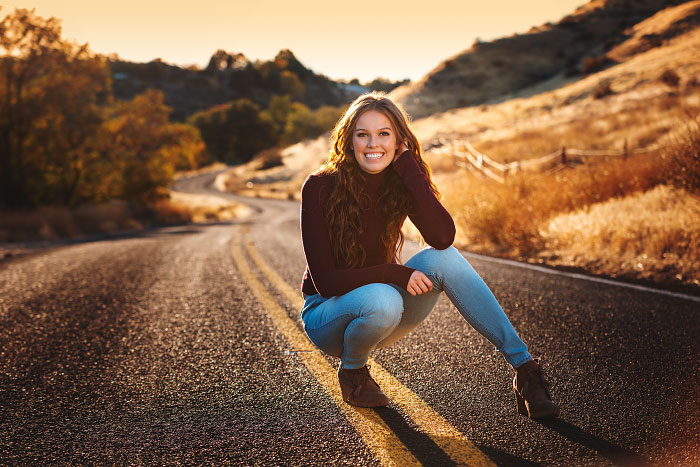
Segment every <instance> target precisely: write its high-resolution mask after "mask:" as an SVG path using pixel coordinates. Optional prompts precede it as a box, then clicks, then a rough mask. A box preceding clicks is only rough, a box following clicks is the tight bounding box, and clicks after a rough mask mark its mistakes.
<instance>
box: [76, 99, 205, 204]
mask: <svg viewBox="0 0 700 467" xmlns="http://www.w3.org/2000/svg"><path fill="white" fill-rule="evenodd" d="M170 112H171V109H170V107H168V106H166V105H165V104H164V102H163V93H162V92H160V91H156V90H149V91H146V92H145V93H143V94H141V95H138V96H136V97H135V98H134V99H132V100H131V101H119V102H115V103H114V104H113V105H112V106H110V107H108V108H106V109H105V120H104V121H103V123H102V125H101V126H100V128H99V131H98V137H97V140H98V141H99V146H98V152H99V159H100V161H101V163H102V168H101V170H96V171H94V173H93V176H94V177H96V179H95V180H93V183H92V184H90V185H91V186H94V187H95V189H96V190H97V192H96V193H95V196H94V197H95V198H98V199H102V200H106V199H111V198H120V199H125V200H128V201H138V202H149V201H153V200H155V199H157V198H159V197H161V196H164V195H165V194H166V187H167V186H168V185H169V184H170V182H171V181H172V177H173V175H174V173H175V169H176V167H180V168H187V169H191V168H194V167H196V166H197V165H198V164H199V161H200V159H201V158H202V157H203V154H204V145H203V143H202V141H201V138H200V137H199V133H198V132H197V130H196V129H194V128H192V127H190V126H188V125H182V124H171V123H170V122H169V116H170Z"/></svg>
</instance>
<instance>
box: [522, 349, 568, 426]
mask: <svg viewBox="0 0 700 467" xmlns="http://www.w3.org/2000/svg"><path fill="white" fill-rule="evenodd" d="M513 389H514V390H515V400H516V402H517V403H518V413H520V414H522V415H525V416H526V417H530V418H540V417H558V416H559V413H560V411H559V406H557V404H555V403H554V402H552V396H551V395H550V394H549V388H548V384H547V381H545V379H544V372H543V371H542V368H541V367H540V360H539V359H536V360H530V361H528V362H526V363H525V364H523V365H521V366H520V367H518V369H517V370H516V374H515V378H513Z"/></svg>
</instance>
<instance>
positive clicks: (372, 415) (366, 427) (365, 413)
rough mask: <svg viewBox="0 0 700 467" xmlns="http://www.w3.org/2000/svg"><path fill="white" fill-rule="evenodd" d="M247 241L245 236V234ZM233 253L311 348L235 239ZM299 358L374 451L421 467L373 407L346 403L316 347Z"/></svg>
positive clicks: (290, 335)
mask: <svg viewBox="0 0 700 467" xmlns="http://www.w3.org/2000/svg"><path fill="white" fill-rule="evenodd" d="M241 238H242V239H243V241H245V236H241ZM231 250H232V255H233V259H234V261H235V263H236V267H237V269H238V271H239V272H240V274H241V276H243V279H244V280H245V282H246V283H247V284H248V286H249V287H250V289H251V290H252V291H253V293H254V294H255V296H256V298H257V299H258V301H259V302H260V303H261V304H262V305H263V307H264V308H265V311H266V312H267V314H268V316H269V317H270V319H271V320H272V322H273V323H274V324H275V326H276V327H277V329H278V330H279V331H280V332H281V333H282V335H284V337H285V338H286V339H287V341H288V342H289V344H290V345H291V346H292V347H293V348H295V349H306V348H311V347H313V345H312V344H311V343H310V342H309V340H308V338H307V337H306V335H304V333H303V332H302V331H301V330H300V329H299V327H298V326H297V325H296V324H295V323H294V321H292V320H291V319H290V318H289V316H288V315H287V312H286V311H284V310H283V309H282V308H281V307H280V306H279V305H278V304H277V302H275V300H274V299H273V298H272V296H271V295H270V294H269V293H268V292H267V291H266V290H265V287H264V286H263V285H262V284H261V283H260V281H258V279H257V278H256V277H255V275H254V274H253V272H252V271H251V269H250V266H249V265H248V263H247V261H246V259H245V258H244V256H243V253H242V251H241V248H240V245H239V244H238V240H237V239H234V241H233V242H232V247H231ZM298 356H299V358H300V359H301V360H302V361H303V362H304V365H306V367H307V369H308V370H309V372H310V373H311V374H312V375H313V377H314V378H316V380H317V381H318V382H319V383H320V384H321V386H322V387H323V388H324V389H325V390H326V392H327V393H328V395H329V396H330V397H331V399H332V400H333V402H335V404H336V405H337V406H338V407H339V408H340V411H341V412H342V413H343V415H344V416H345V418H347V419H348V421H350V423H351V424H352V425H353V427H354V428H355V431H357V433H358V434H359V435H360V436H361V437H362V441H363V442H364V443H365V444H366V445H367V447H369V449H370V450H371V451H372V453H373V454H374V455H375V456H376V458H377V459H378V460H379V462H380V464H381V465H385V466H420V465H421V463H420V462H419V461H418V459H416V458H415V456H414V455H413V454H412V453H411V451H409V450H408V449H407V448H406V446H404V445H403V443H402V442H401V441H400V440H399V439H398V437H397V436H396V434H395V433H394V432H393V431H392V430H391V428H389V427H388V426H387V424H386V423H385V422H384V420H382V419H381V418H380V417H379V415H378V414H377V413H376V412H375V411H374V410H373V409H363V408H357V407H352V406H350V405H348V404H346V403H345V402H343V396H342V394H341V392H340V387H339V386H338V378H337V376H336V370H335V369H334V368H333V367H332V366H331V364H330V363H328V361H327V360H326V359H325V358H324V357H323V356H322V355H321V353H320V352H319V351H318V350H316V349H314V350H313V351H312V352H300V353H299V354H298Z"/></svg>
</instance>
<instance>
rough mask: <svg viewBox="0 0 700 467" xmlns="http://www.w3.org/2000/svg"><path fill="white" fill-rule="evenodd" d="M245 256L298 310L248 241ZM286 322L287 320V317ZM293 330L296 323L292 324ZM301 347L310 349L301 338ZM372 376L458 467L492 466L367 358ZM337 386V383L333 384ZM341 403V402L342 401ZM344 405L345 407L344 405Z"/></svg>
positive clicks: (292, 293)
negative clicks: (463, 466) (462, 466)
mask: <svg viewBox="0 0 700 467" xmlns="http://www.w3.org/2000/svg"><path fill="white" fill-rule="evenodd" d="M245 244H246V248H247V251H248V254H249V255H250V257H251V258H252V259H253V261H254V262H255V264H256V265H257V266H258V268H259V269H260V270H261V271H262V272H263V274H264V275H265V276H267V278H268V279H269V280H270V282H272V284H273V285H274V286H275V287H276V288H277V289H278V290H279V291H280V292H281V293H282V295H284V296H285V297H286V298H287V300H289V301H290V302H291V303H292V305H293V306H294V308H296V309H298V310H301V307H302V306H303V304H304V300H303V299H302V297H301V293H300V292H299V291H298V290H295V289H293V288H292V287H291V286H290V285H289V284H287V282H285V280H284V279H282V278H281V277H280V276H279V274H277V272H275V271H274V270H273V269H272V268H271V267H270V266H269V265H268V264H267V263H266V262H265V260H263V259H262V257H261V256H260V255H259V254H258V252H257V251H256V250H255V248H254V247H253V246H252V244H251V243H250V242H247V241H246V242H245ZM288 319H289V318H288ZM292 325H294V326H295V327H296V324H294V323H293V322H292ZM304 341H305V343H304V345H305V346H306V347H307V348H308V347H310V346H312V345H313V344H311V343H310V342H309V340H308V338H306V336H304ZM370 365H371V366H372V375H373V376H374V377H375V378H376V380H377V382H378V383H379V385H380V386H381V388H382V390H383V391H384V392H385V393H386V395H387V396H389V398H390V399H391V401H392V402H393V403H394V404H396V405H397V406H398V407H399V408H400V409H401V411H402V412H403V413H405V414H406V415H408V416H409V417H411V420H413V422H414V423H415V424H416V425H418V426H419V427H420V429H421V430H423V432H424V433H426V434H427V435H428V436H429V437H430V439H432V440H433V442H435V444H437V445H438V446H439V447H440V449H442V450H443V451H444V452H445V454H447V455H448V456H450V458H451V459H452V460H453V461H455V463H456V464H457V465H474V466H477V465H478V466H492V465H495V464H494V463H493V461H491V459H489V457H488V456H486V454H484V453H483V452H482V451H481V450H480V449H479V448H477V447H476V446H475V445H474V443H472V442H471V441H469V439H468V438H467V437H466V436H464V435H463V434H462V433H461V432H460V431H459V430H457V429H456V428H455V427H453V426H452V425H451V424H450V423H449V422H448V421H447V420H445V419H444V418H443V417H442V416H441V415H440V414H438V413H437V412H436V411H435V410H433V409H432V408H431V407H430V406H429V405H428V404H427V403H425V402H424V401H423V399H421V398H420V397H419V396H418V395H417V394H416V393H414V392H413V391H411V390H410V389H408V388H407V387H406V386H404V385H403V384H401V382H400V381H399V380H397V379H396V378H394V377H393V376H392V375H391V373H389V372H388V371H387V370H386V369H384V367H382V366H381V365H380V364H379V363H377V362H376V361H374V360H373V359H370ZM336 385H337V384H336ZM341 403H343V402H342V399H341ZM346 405H347V404H346Z"/></svg>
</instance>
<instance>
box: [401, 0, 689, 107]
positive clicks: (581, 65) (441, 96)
mask: <svg viewBox="0 0 700 467" xmlns="http://www.w3.org/2000/svg"><path fill="white" fill-rule="evenodd" d="M679 3H683V2H680V1H666V0H646V1H626V0H593V1H591V2H589V3H587V4H586V5H584V6H582V7H580V8H579V9H577V10H576V11H575V12H574V13H572V14H571V15H569V16H566V17H565V18H563V19H562V20H561V21H559V22H558V23H557V24H545V25H542V26H540V27H535V28H532V29H531V30H530V31H529V32H528V33H527V34H516V35H513V36H510V37H505V38H501V39H498V40H494V41H492V42H476V43H475V44H474V45H472V46H471V47H470V48H469V49H467V50H465V51H464V52H461V53H459V54H457V55H455V56H453V57H450V58H448V59H447V60H445V61H443V62H442V63H440V64H439V65H438V66H437V67H436V68H435V69H434V70H432V71H431V72H430V73H428V74H427V75H426V76H425V77H423V78H422V79H421V80H419V81H417V82H411V83H408V84H406V85H403V86H401V87H399V88H397V89H395V90H394V91H392V93H391V94H390V96H391V97H392V98H393V99H395V100H396V101H397V102H399V103H401V104H402V105H403V106H404V108H405V109H406V110H407V111H408V112H409V113H410V114H411V115H413V116H414V118H422V117H426V116H429V115H432V114H435V113H438V112H444V111H446V110H449V109H452V108H459V107H467V106H474V105H480V104H484V103H493V102H499V101H503V100H505V99H508V98H509V97H510V96H511V95H512V94H513V93H516V92H520V93H521V94H522V92H523V91H524V90H526V88H532V87H533V86H536V88H535V89H536V90H542V89H554V88H557V87H560V86H561V84H562V83H563V82H566V81H573V80H578V79H579V78H580V77H581V74H582V73H589V72H590V71H595V70H596V69H598V68H600V67H601V66H606V65H609V64H612V63H615V62H619V61H624V60H626V59H628V58H629V57H630V56H631V55H633V54H634V53H637V52H641V51H644V50H645V49H647V48H650V47H654V46H657V45H660V44H661V42H663V41H665V40H668V39H670V38H672V37H673V36H675V35H677V34H680V33H682V32H684V31H685V30H686V27H684V26H688V25H680V24H667V25H663V26H661V29H662V31H663V32H657V31H648V32H647V31H644V30H645V28H644V27H642V28H641V32H642V34H641V35H639V37H638V40H637V41H636V42H635V45H632V46H629V45H628V46H627V47H623V48H621V49H619V50H618V52H621V53H609V52H611V49H618V48H619V46H620V44H622V43H624V42H628V41H629V37H630V36H631V35H635V34H637V33H639V32H640V30H639V29H638V26H640V23H644V22H645V21H644V20H645V19H647V18H649V17H650V16H653V15H655V13H656V12H658V11H660V10H663V9H665V8H667V7H669V6H673V5H676V4H679ZM684 21H685V22H688V23H692V26H694V25H695V24H697V21H698V17H697V15H696V16H694V17H693V16H692V15H691V16H687V17H685V20H684ZM646 29H652V30H653V29H654V27H652V28H646Z"/></svg>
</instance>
